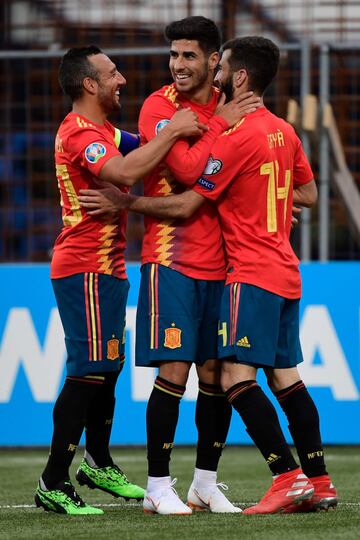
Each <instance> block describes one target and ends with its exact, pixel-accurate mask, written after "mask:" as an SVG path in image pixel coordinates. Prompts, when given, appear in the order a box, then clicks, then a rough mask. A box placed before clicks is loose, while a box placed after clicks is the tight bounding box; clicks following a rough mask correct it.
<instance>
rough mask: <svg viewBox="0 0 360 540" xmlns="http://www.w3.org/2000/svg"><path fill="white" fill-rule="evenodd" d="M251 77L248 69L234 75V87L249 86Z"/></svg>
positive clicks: (240, 70)
mask: <svg viewBox="0 0 360 540" xmlns="http://www.w3.org/2000/svg"><path fill="white" fill-rule="evenodd" d="M248 82H249V76H248V72H247V71H246V69H239V71H236V72H235V73H234V85H235V87H236V88H241V87H243V86H244V85H246V86H247V85H248Z"/></svg>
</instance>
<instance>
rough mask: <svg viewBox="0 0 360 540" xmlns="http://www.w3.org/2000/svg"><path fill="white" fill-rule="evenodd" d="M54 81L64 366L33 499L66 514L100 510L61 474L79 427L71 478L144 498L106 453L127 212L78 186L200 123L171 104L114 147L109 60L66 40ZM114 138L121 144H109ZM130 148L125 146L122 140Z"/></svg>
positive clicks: (127, 166) (132, 175) (121, 313)
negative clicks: (91, 207)
mask: <svg viewBox="0 0 360 540" xmlns="http://www.w3.org/2000/svg"><path fill="white" fill-rule="evenodd" d="M59 81H60V85H61V87H62V89H63V91H64V93H65V94H66V95H68V96H69V97H70V98H71V101H72V111H71V112H70V113H69V114H68V115H67V116H66V118H65V119H64V121H63V122H62V124H61V126H60V127H59V130H58V133H57V136H56V141H55V162H56V176H57V180H58V185H59V190H60V196H61V206H62V218H63V224H64V226H63V229H62V231H61V233H60V235H59V237H58V238H57V240H56V242H55V246H54V254H53V258H52V263H51V278H52V284H53V288H54V292H55V296H56V301H57V304H58V308H59V313H60V317H61V320H62V324H63V327H64V332H65V340H66V347H67V354H68V358H67V363H66V370H67V376H66V380H65V383H64V386H63V388H62V390H61V392H60V395H59V397H58V399H57V401H56V403H55V407H54V412H53V421H54V432H53V438H52V443H51V451H50V456H49V460H48V462H47V465H46V467H45V470H44V471H43V473H42V475H41V478H40V480H39V485H38V488H37V490H36V494H35V501H36V504H37V506H42V507H43V508H44V509H45V510H51V511H54V512H59V513H66V514H74V515H77V514H102V513H103V511H102V510H100V509H99V508H94V507H91V506H89V505H87V504H85V503H84V502H83V501H82V500H81V498H80V497H79V495H78V494H77V493H76V491H75V489H74V487H73V485H72V484H71V482H70V479H69V467H70V464H71V462H72V459H73V456H74V453H75V451H76V447H77V445H78V443H79V440H80V437H81V434H82V432H83V430H84V428H85V430H86V451H85V458H84V460H83V461H82V463H81V465H80V468H79V470H78V472H77V479H78V481H79V482H80V484H87V485H88V486H89V487H91V488H99V489H102V490H103V491H106V492H108V493H111V494H112V495H115V496H117V497H118V496H121V497H124V498H126V499H129V498H134V499H143V497H144V490H143V489H142V488H141V487H138V486H136V485H134V484H131V483H130V482H129V481H128V480H127V478H126V476H125V474H124V473H123V472H122V471H121V470H120V469H119V467H117V466H116V465H115V464H114V463H113V461H112V459H111V456H110V453H109V439H110V433H111V426H112V419H113V414H114V407H115V397H114V396H115V393H114V392H115V384H116V380H117V377H118V375H119V373H120V371H121V367H122V364H123V362H124V332H125V305H126V299H127V291H128V287H129V284H128V281H127V278H126V272H125V262H124V247H125V237H124V231H125V226H126V216H125V214H124V213H121V215H120V216H117V218H116V219H114V217H113V216H112V217H111V218H108V219H99V218H96V217H95V218H94V217H92V216H89V215H87V214H86V213H85V212H84V211H83V210H82V209H81V208H80V206H79V203H78V198H77V195H78V192H79V189H80V188H82V187H95V186H99V185H101V184H102V183H103V182H112V183H115V184H118V185H123V186H129V185H132V184H133V183H134V182H135V181H136V180H137V179H139V178H140V177H142V176H143V175H144V174H147V173H148V172H149V171H150V170H151V169H153V167H154V166H155V165H156V164H157V163H158V162H159V161H160V160H161V159H162V158H163V157H164V156H165V155H166V153H167V152H168V150H169V149H170V148H171V145H172V144H173V143H174V142H175V141H176V140H177V139H178V138H179V137H186V136H197V135H199V134H201V133H203V130H202V129H201V124H200V123H199V122H198V120H197V116H196V114H194V112H192V111H190V110H186V109H185V110H182V111H179V112H177V113H176V114H175V115H174V117H173V118H172V119H171V121H170V122H169V123H168V125H167V126H166V127H164V129H163V130H162V131H161V133H159V135H158V136H157V137H155V138H154V139H153V140H152V141H151V142H149V144H147V145H145V146H144V147H142V148H139V149H135V150H134V151H133V152H131V153H130V154H128V155H127V156H126V157H123V155H122V154H121V151H122V150H123V148H124V140H123V141H121V140H120V139H121V135H122V136H123V139H124V137H125V146H127V147H130V149H131V148H134V147H136V146H137V142H136V139H134V138H132V136H131V135H130V134H126V133H123V134H121V132H120V131H119V130H118V129H115V128H114V127H113V126H112V125H111V124H110V123H109V122H108V121H107V119H106V118H107V116H108V114H109V113H111V112H116V111H118V110H119V109H120V92H121V89H122V87H123V86H124V85H125V84H126V80H125V78H124V77H123V76H122V75H121V73H119V71H118V70H117V68H116V66H115V64H114V63H113V62H112V61H111V60H110V59H109V58H108V57H107V56H106V55H105V54H103V53H102V52H101V50H100V49H98V48H97V47H84V48H75V49H71V50H69V51H68V52H67V54H65V56H64V57H63V59H62V62H61V65H60V70H59ZM119 143H120V151H119V149H118V146H119ZM128 149H129V148H128Z"/></svg>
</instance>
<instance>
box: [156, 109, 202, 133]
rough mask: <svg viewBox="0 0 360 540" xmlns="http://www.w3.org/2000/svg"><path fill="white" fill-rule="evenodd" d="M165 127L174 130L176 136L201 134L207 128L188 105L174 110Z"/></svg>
mask: <svg viewBox="0 0 360 540" xmlns="http://www.w3.org/2000/svg"><path fill="white" fill-rule="evenodd" d="M166 127H167V128H170V129H173V130H175V133H176V134H177V136H178V137H193V136H201V135H203V133H204V131H208V129H209V128H208V127H207V126H206V125H205V124H202V123H201V122H199V119H198V116H197V114H196V113H195V112H194V111H192V110H191V109H190V108H189V107H187V108H186V109H180V110H178V111H176V113H175V114H174V116H173V117H172V118H171V121H170V123H169V124H168V126H166Z"/></svg>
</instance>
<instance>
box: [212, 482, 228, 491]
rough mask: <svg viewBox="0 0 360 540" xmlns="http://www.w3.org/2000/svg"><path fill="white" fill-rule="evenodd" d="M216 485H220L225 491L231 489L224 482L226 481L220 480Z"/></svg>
mask: <svg viewBox="0 0 360 540" xmlns="http://www.w3.org/2000/svg"><path fill="white" fill-rule="evenodd" d="M215 485H216V487H219V488H221V489H222V490H224V491H228V490H229V486H228V485H227V484H224V482H219V483H218V484H215Z"/></svg>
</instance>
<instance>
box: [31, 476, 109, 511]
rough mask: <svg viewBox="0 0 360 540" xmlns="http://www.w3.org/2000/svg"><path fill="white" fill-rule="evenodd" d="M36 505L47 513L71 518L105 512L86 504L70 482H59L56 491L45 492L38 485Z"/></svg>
mask: <svg viewBox="0 0 360 540" xmlns="http://www.w3.org/2000/svg"><path fill="white" fill-rule="evenodd" d="M35 503H36V506H38V507H39V508H40V507H42V508H44V510H45V511H46V512H57V513H58V514H69V515H71V516H80V515H81V516H84V515H90V514H93V515H100V514H103V513H104V512H103V510H101V509H100V508H94V507H93V506H89V505H88V504H86V503H84V501H83V500H82V499H81V497H80V496H79V495H78V494H77V493H76V491H75V488H74V486H73V485H72V483H71V482H70V480H65V481H64V482H59V484H57V486H56V489H51V490H48V491H46V490H43V489H41V487H40V484H39V485H38V487H37V489H36V492H35Z"/></svg>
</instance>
